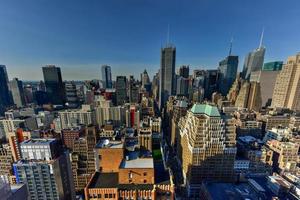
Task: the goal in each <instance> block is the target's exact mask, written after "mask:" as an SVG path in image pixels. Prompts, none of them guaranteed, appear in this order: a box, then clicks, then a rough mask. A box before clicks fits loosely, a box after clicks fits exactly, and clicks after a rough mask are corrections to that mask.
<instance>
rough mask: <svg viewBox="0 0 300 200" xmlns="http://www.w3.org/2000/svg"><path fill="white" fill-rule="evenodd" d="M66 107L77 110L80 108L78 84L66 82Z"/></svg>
mask: <svg viewBox="0 0 300 200" xmlns="http://www.w3.org/2000/svg"><path fill="white" fill-rule="evenodd" d="M65 92H66V106H67V107H69V108H77V107H78V106H79V98H78V96H77V89H76V84H75V83H74V82H73V81H70V82H65Z"/></svg>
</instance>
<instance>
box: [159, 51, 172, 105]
mask: <svg viewBox="0 0 300 200" xmlns="http://www.w3.org/2000/svg"><path fill="white" fill-rule="evenodd" d="M175 61H176V48H175V47H174V46H171V45H168V46H167V47H165V48H162V49H161V58H160V88H159V108H160V109H161V108H164V106H165V103H166V102H167V100H168V98H169V96H170V95H174V94H175V93H176V88H175Z"/></svg>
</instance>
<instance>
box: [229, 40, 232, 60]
mask: <svg viewBox="0 0 300 200" xmlns="http://www.w3.org/2000/svg"><path fill="white" fill-rule="evenodd" d="M232 43H233V37H231V40H230V48H229V55H230V56H231V52H232Z"/></svg>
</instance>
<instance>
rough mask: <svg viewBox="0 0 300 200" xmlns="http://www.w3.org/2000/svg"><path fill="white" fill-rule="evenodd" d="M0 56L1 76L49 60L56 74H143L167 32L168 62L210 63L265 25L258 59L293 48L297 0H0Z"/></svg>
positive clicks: (299, 24)
mask: <svg viewBox="0 0 300 200" xmlns="http://www.w3.org/2000/svg"><path fill="white" fill-rule="evenodd" d="M0 9H1V12H0V64H5V65H6V66H7V70H8V73H9V78H13V77H18V78H20V79H23V80H40V79H42V70H41V67H42V66H43V65H45V64H55V65H57V66H60V67H61V68H62V74H63V79H65V80H71V79H80V80H84V79H93V78H100V77H101V71H100V66H101V65H102V64H108V65H110V66H111V67H112V73H113V77H115V76H116V75H119V74H122V75H129V74H134V75H135V76H138V75H139V73H141V72H142V71H143V69H144V68H146V69H147V70H148V71H149V72H150V74H151V75H153V74H154V72H156V71H157V70H158V68H159V62H160V48H161V47H162V46H163V45H164V44H165V43H166V40H167V27H168V24H170V39H171V41H172V43H173V44H175V45H176V47H177V60H176V65H177V67H179V66H180V65H182V64H189V65H190V66H191V68H193V69H195V68H215V67H216V66H217V65H218V61H220V60H221V59H222V58H224V57H225V56H227V54H228V48H229V41H230V38H231V37H232V36H233V37H234V44H233V53H234V54H236V55H239V56H240V65H239V66H240V68H241V67H242V64H243V59H244V56H245V55H246V53H247V52H249V51H250V50H253V49H254V48H256V47H257V46H258V44H259V37H260V33H261V30H262V27H265V38H264V45H265V46H266V48H267V51H266V59H265V61H273V60H286V58H287V56H289V55H294V54H296V53H297V52H299V51H300V1H299V0H285V1H282V0H126V1H125V0H0Z"/></svg>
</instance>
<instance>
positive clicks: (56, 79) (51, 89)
mask: <svg viewBox="0 0 300 200" xmlns="http://www.w3.org/2000/svg"><path fill="white" fill-rule="evenodd" d="M43 75H44V82H45V85H46V92H47V94H48V98H49V100H50V103H52V104H54V105H64V103H65V89H64V84H63V81H62V76H61V71H60V68H59V67H56V66H55V65H46V66H44V67H43Z"/></svg>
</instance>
